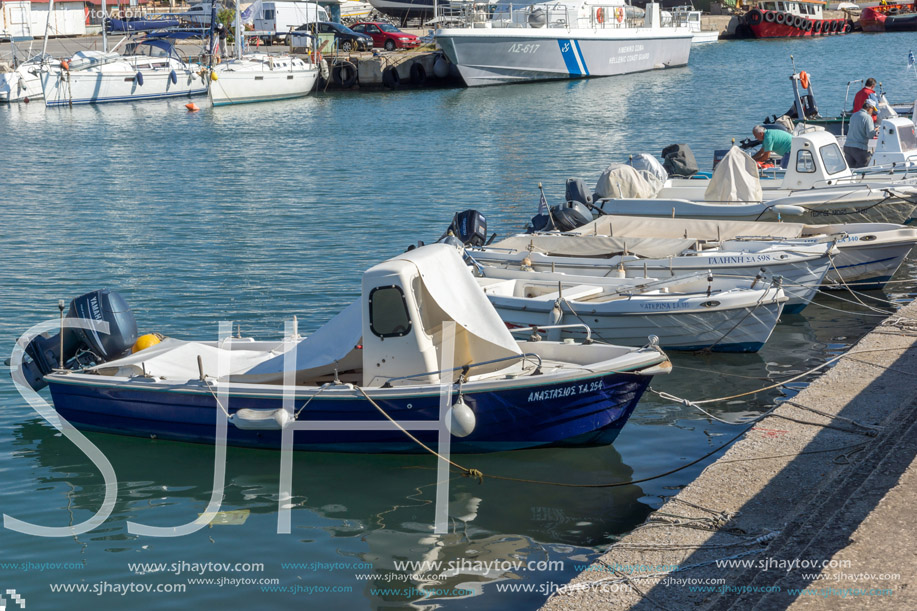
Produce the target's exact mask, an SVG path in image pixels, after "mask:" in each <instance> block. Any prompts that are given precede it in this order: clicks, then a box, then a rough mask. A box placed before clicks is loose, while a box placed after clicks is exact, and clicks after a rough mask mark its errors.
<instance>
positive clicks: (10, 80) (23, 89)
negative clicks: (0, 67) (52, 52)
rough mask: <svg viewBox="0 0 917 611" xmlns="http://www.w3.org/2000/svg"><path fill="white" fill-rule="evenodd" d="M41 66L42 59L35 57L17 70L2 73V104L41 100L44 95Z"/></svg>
mask: <svg viewBox="0 0 917 611" xmlns="http://www.w3.org/2000/svg"><path fill="white" fill-rule="evenodd" d="M41 65H42V59H41V57H35V58H32V59H30V60H27V61H24V62H22V63H21V64H19V65H18V66H16V67H15V68H11V69H10V70H4V71H0V102H6V103H13V102H27V101H31V100H40V99H41V98H42V96H43V95H44V94H43V93H42V90H41V78H40V77H39V74H40V70H41Z"/></svg>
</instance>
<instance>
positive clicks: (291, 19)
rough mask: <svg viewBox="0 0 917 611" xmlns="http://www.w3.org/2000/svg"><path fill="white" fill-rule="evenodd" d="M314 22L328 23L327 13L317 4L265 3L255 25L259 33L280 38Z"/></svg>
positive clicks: (255, 19) (256, 17)
mask: <svg viewBox="0 0 917 611" xmlns="http://www.w3.org/2000/svg"><path fill="white" fill-rule="evenodd" d="M313 21H328V13H327V11H325V9H324V8H322V7H321V6H319V5H318V4H316V3H315V2H265V3H263V4H262V6H261V11H260V12H259V13H258V14H257V15H255V16H254V23H253V25H254V28H255V30H257V31H259V32H273V33H274V35H273V37H274V38H280V37H283V36H286V35H288V34H289V33H290V31H292V30H295V29H296V28H298V27H299V26H301V25H303V24H306V23H311V22H313Z"/></svg>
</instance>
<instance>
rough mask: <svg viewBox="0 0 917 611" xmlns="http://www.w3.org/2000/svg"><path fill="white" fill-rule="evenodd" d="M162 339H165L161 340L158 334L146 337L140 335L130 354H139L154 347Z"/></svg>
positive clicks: (150, 334)
mask: <svg viewBox="0 0 917 611" xmlns="http://www.w3.org/2000/svg"><path fill="white" fill-rule="evenodd" d="M163 339H165V338H163V336H162V335H160V334H159V333H147V334H146V335H141V336H140V337H138V338H137V341H136V342H134V346H133V347H132V348H131V353H134V352H140V351H141V350H145V349H147V348H149V347H151V346H155V345H156V344H158V343H159V342H161V341H162V340H163Z"/></svg>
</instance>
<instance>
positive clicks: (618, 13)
mask: <svg viewBox="0 0 917 611" xmlns="http://www.w3.org/2000/svg"><path fill="white" fill-rule="evenodd" d="M615 18H616V19H617V20H618V23H621V22H622V21H624V9H623V8H621V7H620V6H619V7H618V8H616V9H615Z"/></svg>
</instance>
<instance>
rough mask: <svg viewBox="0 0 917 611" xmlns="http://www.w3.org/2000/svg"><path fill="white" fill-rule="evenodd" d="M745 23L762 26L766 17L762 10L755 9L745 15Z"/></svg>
mask: <svg viewBox="0 0 917 611" xmlns="http://www.w3.org/2000/svg"><path fill="white" fill-rule="evenodd" d="M745 21H746V22H747V23H748V25H760V23H761V22H762V21H764V15H763V14H762V13H761V9H757V8H753V9H751V10H750V11H748V14H747V15H745Z"/></svg>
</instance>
